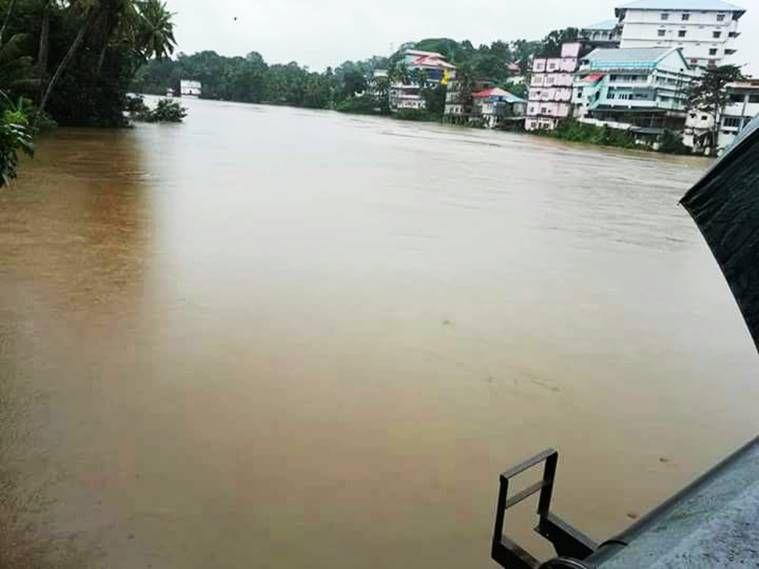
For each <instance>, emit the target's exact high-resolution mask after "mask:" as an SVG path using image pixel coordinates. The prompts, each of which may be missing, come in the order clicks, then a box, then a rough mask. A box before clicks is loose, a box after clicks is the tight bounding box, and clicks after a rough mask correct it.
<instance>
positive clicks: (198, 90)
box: [179, 79, 203, 97]
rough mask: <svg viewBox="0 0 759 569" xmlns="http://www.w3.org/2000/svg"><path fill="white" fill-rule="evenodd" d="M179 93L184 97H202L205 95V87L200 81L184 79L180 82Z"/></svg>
mask: <svg viewBox="0 0 759 569" xmlns="http://www.w3.org/2000/svg"><path fill="white" fill-rule="evenodd" d="M179 92H180V94H181V95H182V96H183V97H200V95H201V94H202V93H203V85H202V84H201V83H200V81H190V80H187V79H182V80H181V81H180V82H179Z"/></svg>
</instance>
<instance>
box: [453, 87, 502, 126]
mask: <svg viewBox="0 0 759 569" xmlns="http://www.w3.org/2000/svg"><path fill="white" fill-rule="evenodd" d="M493 87H495V83H494V82H493V81H490V80H482V79H477V80H475V81H473V82H472V85H471V87H470V89H471V90H470V91H469V93H468V94H467V93H466V92H464V90H463V89H462V85H461V83H460V82H459V81H457V80H453V81H450V82H449V83H448V89H446V92H445V112H444V113H443V120H445V121H446V122H449V123H452V124H469V119H471V118H472V117H473V116H474V97H473V96H472V95H473V94H474V93H478V92H481V91H484V90H486V89H492V88H493Z"/></svg>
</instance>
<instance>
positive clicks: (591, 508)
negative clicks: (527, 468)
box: [0, 101, 759, 569]
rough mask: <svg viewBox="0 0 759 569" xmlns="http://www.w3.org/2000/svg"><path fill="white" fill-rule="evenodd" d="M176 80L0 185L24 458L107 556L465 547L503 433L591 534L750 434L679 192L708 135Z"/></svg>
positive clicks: (337, 560)
mask: <svg viewBox="0 0 759 569" xmlns="http://www.w3.org/2000/svg"><path fill="white" fill-rule="evenodd" d="M186 104H187V105H188V106H189V107H190V116H189V118H188V119H187V121H186V123H185V124H183V125H178V126H168V125H164V126H159V125H140V126H138V127H137V128H135V129H133V130H129V131H122V132H112V131H99V130H69V129H60V130H59V131H57V132H56V133H54V134H53V135H50V136H48V137H46V138H45V139H43V140H42V141H41V143H40V145H39V151H38V155H37V158H36V159H35V160H33V161H31V162H28V163H25V165H24V169H23V174H22V178H21V179H20V180H19V181H18V182H17V183H16V184H14V186H13V187H12V188H10V189H6V190H3V191H2V192H0V315H1V316H2V318H1V319H0V338H1V339H2V341H0V370H2V373H3V374H4V376H5V377H6V378H7V379H10V380H11V381H13V382H17V383H18V384H19V385H23V386H25V388H30V389H32V390H33V391H34V392H35V393H36V394H38V397H36V399H35V402H36V403H35V405H37V408H36V410H35V414H34V415H35V424H36V432H35V443H34V445H33V446H34V448H33V452H32V451H30V453H29V456H28V459H27V460H26V461H24V462H23V463H22V465H21V467H22V468H24V469H25V472H26V473H27V474H28V476H29V477H30V479H32V478H35V477H39V476H41V475H45V474H46V473H50V474H51V476H52V477H53V478H54V480H55V482H54V484H52V485H51V488H50V492H51V496H52V498H53V500H54V501H53V502H52V503H51V504H50V506H49V509H50V512H49V514H50V516H51V517H52V519H53V522H54V528H55V530H56V531H58V532H61V533H63V534H67V535H68V534H71V535H75V536H76V539H78V540H80V541H82V542H83V543H85V542H86V543H89V544H93V545H96V546H97V547H98V548H99V549H101V550H102V551H103V554H104V555H105V560H106V565H107V566H108V567H111V568H114V569H127V568H129V569H133V568H136V567H152V568H156V569H158V568H206V567H230V568H249V567H271V568H274V567H287V568H288V569H293V568H311V567H330V568H332V569H339V568H343V567H344V568H349V567H350V568H355V567H367V568H385V567H414V568H417V569H422V568H433V567H434V568H440V567H451V568H455V567H489V566H491V562H490V561H489V558H488V553H489V552H488V548H489V539H490V530H491V524H492V518H493V506H494V500H495V492H496V482H497V475H498V473H499V471H501V470H503V469H505V468H506V467H508V466H510V465H512V464H514V463H515V462H518V461H520V460H522V459H524V458H526V457H527V456H529V455H531V454H533V453H535V452H537V451H539V450H542V449H543V448H545V447H549V446H554V447H557V448H558V449H560V451H561V462H560V466H559V482H558V487H557V495H556V499H555V508H556V510H557V512H558V513H560V514H562V515H564V516H565V517H566V518H568V519H569V520H570V521H572V522H573V523H574V524H575V525H577V526H578V527H580V528H582V529H583V530H585V531H586V532H587V533H590V534H591V535H593V536H594V537H596V538H599V539H601V538H604V537H608V536H609V535H610V534H612V533H613V532H615V531H618V530H621V529H623V528H624V527H626V526H627V525H628V524H629V523H630V521H631V518H632V517H635V516H637V515H640V514H642V513H644V512H645V511H646V510H647V509H649V508H650V507H652V506H654V505H655V504H657V503H658V502H659V501H661V500H662V499H663V498H665V497H666V496H668V495H669V494H671V493H672V492H674V491H675V490H677V489H678V488H679V487H681V486H682V485H683V484H685V483H686V482H687V481H688V480H690V479H691V478H692V477H694V476H695V475H697V474H698V473H699V472H700V471H702V470H703V469H705V468H707V467H708V466H709V465H711V464H712V463H714V462H715V461H716V460H718V459H719V458H721V457H722V456H723V455H724V454H725V453H727V452H728V451H730V450H732V449H733V448H735V447H737V446H739V445H741V444H742V443H744V442H745V441H746V440H748V439H749V438H751V437H752V436H753V435H754V434H755V432H756V430H757V427H758V426H759V419H757V416H756V401H757V397H758V396H759V380H758V378H757V375H758V374H757V372H759V359H758V358H757V355H756V353H755V351H754V348H753V346H752V344H751V341H750V339H749V336H748V334H747V332H746V329H745V327H744V325H743V323H742V320H741V318H740V315H739V313H738V311H737V308H736V306H735V302H734V301H733V299H732V297H731V296H730V293H729V290H728V288H727V286H726V284H725V282H724V280H723V278H722V276H721V274H720V272H719V270H718V268H717V266H716V264H715V262H714V260H713V258H712V257H711V255H710V254H709V251H708V250H707V248H706V246H705V245H704V243H703V241H702V239H701V237H700V236H699V234H698V231H697V229H696V228H695V226H694V225H693V223H692V222H691V221H690V220H689V218H688V217H687V215H686V213H685V211H684V210H683V209H682V208H680V207H678V205H677V201H678V199H679V198H680V197H681V196H682V195H683V193H684V192H685V191H686V190H687V188H688V187H689V186H690V185H691V184H692V183H693V182H695V181H696V180H697V179H698V178H699V176H700V175H701V174H702V173H703V171H704V170H705V168H706V167H707V166H708V162H706V161H702V160H698V159H688V158H674V157H662V156H657V155H652V154H646V153H636V152H632V153H631V152H622V151H614V150H606V149H600V148H594V147H584V146H573V145H567V144H563V143H558V142H554V141H550V140H544V139H539V138H533V137H527V136H516V135H509V134H504V133H492V132H481V131H473V130H462V129H455V128H445V127H442V126H437V125H428V124H406V123H400V122H394V121H390V120H380V119H373V118H361V117H351V116H342V115H338V114H335V113H331V112H317V111H306V110H296V109H289V108H273V107H263V106H245V105H237V104H225V103H212V102H204V101H189V102H187V103H186ZM517 521H518V522H519V524H524V526H525V528H526V527H527V526H526V524H527V522H528V521H531V520H529V511H527V512H524V513H521V514H518V517H517ZM512 527H514V526H512ZM514 529H515V532H516V535H517V536H518V537H520V538H522V539H524V538H525V536H526V535H527V534H528V532H527V531H526V529H520V528H519V527H514Z"/></svg>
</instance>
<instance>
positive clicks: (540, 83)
mask: <svg viewBox="0 0 759 569" xmlns="http://www.w3.org/2000/svg"><path fill="white" fill-rule="evenodd" d="M581 50H582V44H581V43H565V44H564V45H562V46H561V57H536V58H535V59H534V60H533V62H532V78H531V80H530V91H529V96H528V99H529V100H528V103H527V118H526V119H525V125H524V126H525V129H526V130H528V131H532V130H553V129H555V128H556V125H557V124H558V123H559V121H560V120H562V119H565V118H567V117H569V115H570V112H571V105H572V83H573V81H574V73H575V71H576V70H577V65H578V62H579V59H580V52H581Z"/></svg>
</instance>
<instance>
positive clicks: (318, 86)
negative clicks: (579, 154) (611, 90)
mask: <svg viewBox="0 0 759 569" xmlns="http://www.w3.org/2000/svg"><path fill="white" fill-rule="evenodd" d="M576 37H577V30H575V29H573V28H569V29H567V30H561V31H554V32H551V33H550V34H549V35H548V36H546V37H545V38H544V39H543V40H541V41H527V40H524V39H520V40H516V41H513V42H506V41H501V40H498V41H494V42H492V43H491V44H489V45H486V44H483V45H480V46H479V47H475V46H474V45H473V44H472V43H471V42H470V41H468V40H464V41H462V42H459V41H456V40H453V39H450V38H428V39H424V40H421V41H418V42H411V43H407V44H404V45H403V46H402V48H401V49H400V50H398V51H397V52H396V53H395V54H393V55H391V56H390V57H383V56H374V57H370V58H368V59H365V60H360V61H346V62H344V63H343V64H341V65H339V66H337V67H334V68H333V67H329V68H327V69H326V70H325V71H323V72H321V73H319V72H315V71H311V70H310V69H309V68H308V67H306V66H301V65H299V64H298V63H297V62H294V61H293V62H290V63H287V64H268V63H267V62H266V61H265V60H264V58H263V56H262V55H261V54H260V53H258V52H255V51H252V52H250V53H249V54H248V55H246V56H245V57H226V56H223V55H219V54H218V53H216V52H214V51H202V52H199V53H195V54H191V55H188V54H184V53H180V54H178V55H177V57H176V58H173V59H156V60H153V61H150V62H148V63H147V64H146V65H144V66H143V67H142V68H141V69H140V70H139V71H138V72H137V74H136V75H135V78H134V81H133V83H132V90H133V91H135V92H139V93H146V94H153V95H163V94H165V93H166V91H167V90H168V89H172V90H173V91H174V92H178V91H179V86H180V85H179V84H180V81H181V80H182V79H191V80H196V81H200V82H201V83H202V84H203V91H202V97H203V98H205V99H217V100H224V101H237V102H242V103H268V104H280V105H291V106H295V107H308V108H316V109H336V110H338V111H342V112H352V113H360V114H389V113H390V109H389V108H388V105H387V102H386V100H387V97H386V95H387V89H388V88H389V84H388V78H378V79H377V80H376V81H373V82H372V79H371V78H372V77H373V75H374V72H375V71H376V70H379V69H384V70H388V71H389V73H390V78H391V79H393V80H394V79H400V80H407V81H411V80H414V79H419V78H414V77H411V75H410V74H409V73H408V70H406V69H405V68H404V66H403V65H402V63H401V51H402V49H404V48H407V47H413V48H415V49H420V50H425V51H436V52H439V53H441V54H442V55H443V56H445V57H446V58H447V59H448V60H449V61H450V62H451V63H453V64H454V65H456V66H457V67H458V68H459V70H460V73H468V74H470V75H471V76H472V77H473V78H488V79H490V80H492V81H495V82H496V84H498V85H499V86H501V87H504V88H508V89H509V90H511V91H512V92H513V93H514V94H516V95H519V96H525V95H526V89H527V88H526V86H525V85H523V84H521V83H520V84H514V83H512V82H511V80H512V79H513V78H514V77H515V76H518V75H522V74H524V73H525V72H527V71H528V69H529V65H530V60H531V58H532V57H533V56H534V55H537V54H540V55H552V54H554V53H555V52H556V51H557V49H559V46H560V45H561V42H562V41H568V40H570V39H573V38H576ZM509 64H511V65H509ZM370 82H372V83H373V84H372V85H370ZM428 91H429V92H427V93H426V94H425V99H428V100H427V103H428V104H427V109H428V113H427V114H426V115H425V117H427V118H430V117H431V118H441V117H442V115H443V110H444V107H445V90H444V89H436V88H434V87H430V88H429V89H428ZM415 116H416V115H415Z"/></svg>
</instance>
